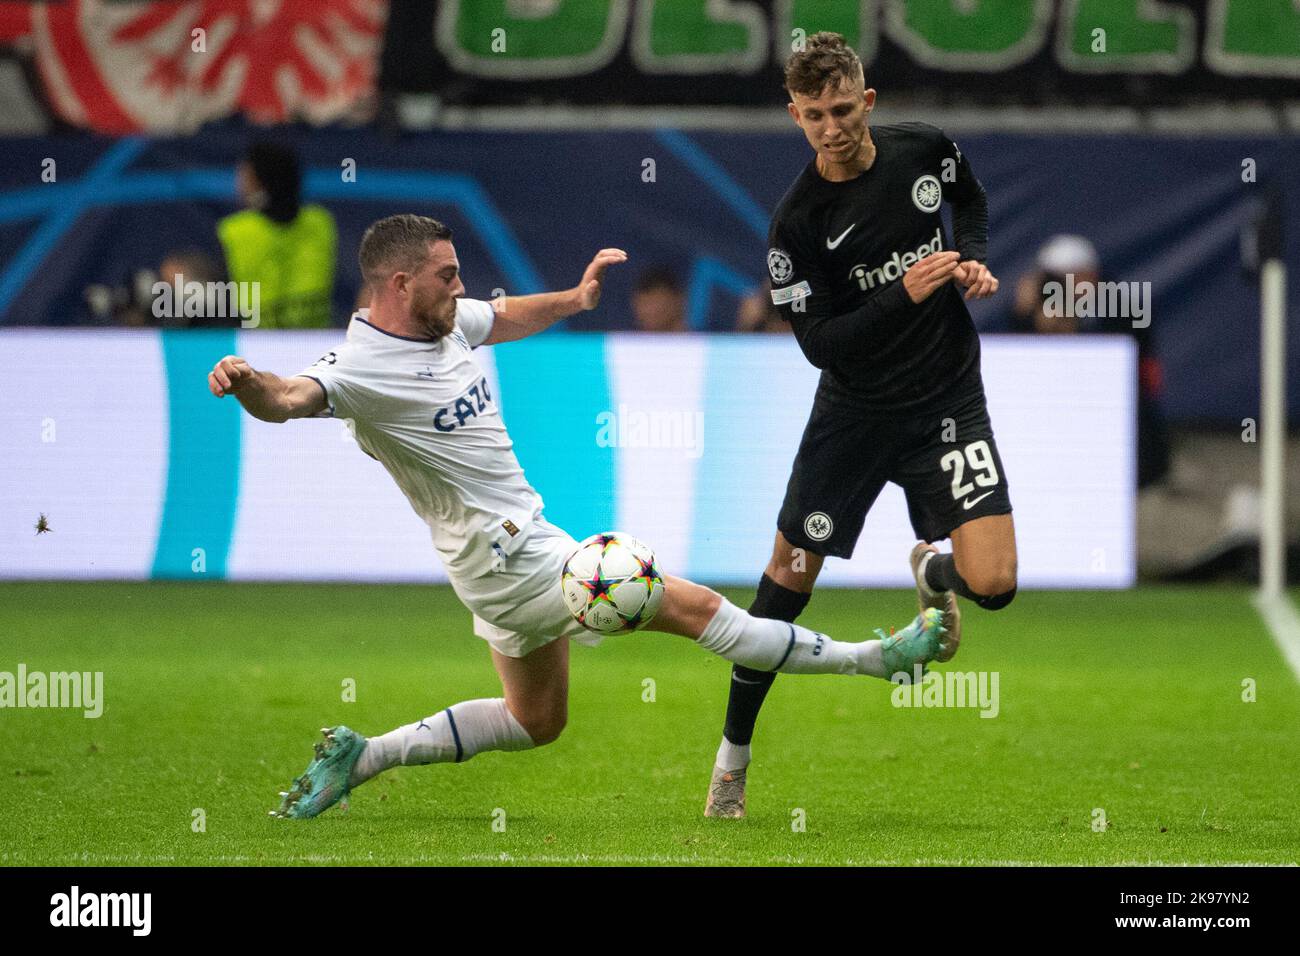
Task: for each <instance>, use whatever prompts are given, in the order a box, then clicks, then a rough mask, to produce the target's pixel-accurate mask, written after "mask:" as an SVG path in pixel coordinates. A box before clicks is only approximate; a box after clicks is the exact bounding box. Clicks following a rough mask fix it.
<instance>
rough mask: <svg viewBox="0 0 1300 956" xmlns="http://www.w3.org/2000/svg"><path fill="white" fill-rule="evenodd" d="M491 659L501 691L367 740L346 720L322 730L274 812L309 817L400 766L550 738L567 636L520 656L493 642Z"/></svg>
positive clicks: (561, 700) (563, 710)
mask: <svg viewBox="0 0 1300 956" xmlns="http://www.w3.org/2000/svg"><path fill="white" fill-rule="evenodd" d="M492 659H493V663H494V664H495V665H496V668H497V673H498V674H500V675H501V684H502V687H503V688H504V690H505V697H494V698H484V699H480V700H466V701H462V702H460V703H459V704H453V705H451V706H450V707H448V708H446V709H445V710H441V711H439V712H438V713H436V714H433V715H432V716H430V717H425V718H424V719H423V720H420V721H417V722H416V723H413V724H407V725H406V726H405V727H398V728H397V729H396V730H391V731H389V732H388V733H386V734H383V735H382V736H379V737H371V738H370V739H368V740H367V739H366V738H365V737H362V736H361V735H360V734H358V733H356V732H355V731H353V730H349V729H348V728H347V727H335V728H333V729H332V730H328V731H326V735H327V736H326V743H325V744H324V745H318V749H317V757H316V759H315V760H313V761H312V763H311V765H310V766H308V768H307V770H306V772H305V773H303V775H302V776H300V777H299V778H298V779H297V780H295V781H294V785H293V787H292V788H291V789H290V790H289V791H288V792H287V793H285V794H283V795H282V796H283V803H282V804H281V806H280V809H279V810H278V811H272V812H273V814H275V815H278V816H288V817H294V818H305V817H314V816H316V815H318V814H320V813H321V812H323V811H324V810H327V809H328V808H329V807H331V806H333V805H334V804H335V803H338V802H339V801H341V800H344V799H346V798H347V796H348V794H349V792H350V791H351V790H352V789H353V788H354V787H358V786H360V785H361V784H363V783H365V782H366V781H367V780H369V779H371V778H372V777H374V776H377V775H378V774H380V773H382V772H384V771H385V770H388V769H390V768H392V767H396V766H398V765H405V766H410V765H412V764H426V763H463V762H464V761H466V760H468V759H470V758H471V757H473V756H474V755H475V754H478V753H482V752H484V751H486V750H527V749H529V748H531V747H539V746H541V745H542V744H548V743H550V742H551V741H553V740H555V738H557V737H558V736H559V735H560V731H561V730H563V729H564V723H565V719H566V715H567V708H568V694H569V642H568V640H567V639H565V638H558V639H556V640H553V641H550V642H549V643H547V644H544V645H543V646H541V647H539V648H537V649H536V650H534V651H532V652H531V653H529V654H527V655H525V656H524V657H519V658H513V657H507V656H505V655H504V654H501V653H499V652H498V651H496V650H495V649H494V650H493V651H492Z"/></svg>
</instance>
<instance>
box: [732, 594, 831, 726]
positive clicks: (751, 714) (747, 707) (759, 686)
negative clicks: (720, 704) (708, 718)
mask: <svg viewBox="0 0 1300 956" xmlns="http://www.w3.org/2000/svg"><path fill="white" fill-rule="evenodd" d="M811 597H812V595H811V594H800V593H799V592H798V591H791V590H790V589H789V588H783V587H781V585H779V584H777V583H776V582H775V581H773V580H772V579H771V578H769V577H768V576H767V575H766V574H765V575H763V579H762V580H761V581H759V582H758V596H757V597H755V598H754V603H753V604H751V605H750V606H749V613H750V614H752V615H754V617H767V618H773V619H775V620H778V621H789V622H793V621H794V619H795V618H797V617H798V616H799V615H800V613H802V611H803V609H804V608H805V607H807V606H808V599H809V598H811ZM774 680H776V672H775V671H756V670H754V669H753V668H751V667H742V666H741V665H740V664H733V665H732V666H731V691H730V693H729V694H728V695H727V722H726V724H725V725H724V726H723V728H722V734H723V736H724V737H726V738H727V739H728V740H729V741H731V742H732V743H733V744H735V745H736V746H738V747H743V746H745V745H746V744H748V743H749V742H750V740H751V739H753V736H754V723H755V722H756V721H757V720H758V711H759V709H760V708H762V706H763V701H764V699H766V697H767V692H768V690H769V689H770V688H771V686H772V681H774Z"/></svg>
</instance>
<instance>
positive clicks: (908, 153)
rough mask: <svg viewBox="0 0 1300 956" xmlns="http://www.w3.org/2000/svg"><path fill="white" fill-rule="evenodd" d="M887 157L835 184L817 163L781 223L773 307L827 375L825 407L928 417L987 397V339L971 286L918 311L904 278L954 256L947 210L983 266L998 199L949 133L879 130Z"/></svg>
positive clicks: (784, 205)
mask: <svg viewBox="0 0 1300 956" xmlns="http://www.w3.org/2000/svg"><path fill="white" fill-rule="evenodd" d="M871 137H872V140H873V142H874V143H875V145H876V158H875V161H874V162H873V163H872V164H871V168H870V169H868V170H867V171H866V172H864V173H862V174H861V175H860V176H857V177H855V178H853V179H850V180H847V181H844V182H831V181H829V180H827V179H824V178H822V176H821V174H820V173H818V172H817V165H816V161H815V160H814V161H813V162H811V163H809V164H808V166H807V168H806V169H804V171H803V173H802V174H801V175H800V176H799V178H798V179H797V180H795V183H794V185H793V186H791V187H790V190H789V192H787V193H786V194H785V197H784V198H783V199H782V200H781V203H780V205H779V206H778V207H777V210H776V214H775V215H774V216H773V217H772V225H771V229H770V231H769V245H770V247H771V248H770V249H769V251H768V254H767V265H768V271H769V272H770V273H771V276H772V301H773V303H774V304H776V305H777V306H778V307H779V309H780V311H781V313H782V314H783V315H784V316H785V317H786V318H787V319H788V320H789V321H790V324H791V325H792V326H793V327H794V334H795V337H796V338H797V339H798V340H799V346H800V348H802V349H803V352H804V355H805V356H807V358H808V361H810V362H812V364H813V365H815V366H817V367H818V368H820V369H822V370H823V371H822V378H821V385H820V386H819V389H818V393H819V396H821V397H822V398H823V399H824V400H828V401H834V402H836V403H842V404H847V405H852V406H854V407H856V408H859V409H861V410H862V411H864V412H867V413H870V414H885V415H887V414H891V413H897V412H925V411H927V410H930V409H933V408H936V407H938V406H940V405H944V404H951V403H956V402H960V401H962V400H964V399H966V398H969V397H970V396H971V395H973V394H976V393H980V394H982V392H983V384H982V382H981V380H980V373H979V337H978V336H977V335H976V333H975V325H974V323H973V322H972V321H971V317H970V313H969V312H968V311H967V310H966V304H965V302H964V301H963V300H962V292H961V291H960V287H959V286H957V285H956V284H955V283H953V282H948V283H945V284H944V285H943V286H942V287H940V288H939V289H938V290H937V291H936V292H935V293H933V294H932V295H931V296H930V297H929V298H928V299H926V300H925V301H924V302H922V303H920V304H919V305H918V304H915V303H913V302H912V300H911V299H910V297H909V296H908V295H907V292H906V290H905V289H904V288H903V282H902V276H903V273H904V272H905V271H906V270H907V269H909V268H911V266H913V265H914V264H915V263H916V262H917V261H919V260H920V259H922V258H924V257H925V256H927V255H930V254H931V253H934V252H940V251H943V250H945V249H951V248H952V245H951V243H950V241H949V238H948V234H947V231H946V229H945V228H944V224H943V217H942V215H941V212H940V209H941V206H942V203H943V200H945V199H947V200H948V201H949V202H950V203H952V206H953V231H954V233H955V234H956V237H957V239H956V241H957V251H958V252H959V253H960V254H961V257H962V259H963V260H965V259H975V260H978V261H980V262H983V261H984V259H985V256H986V248H987V243H988V204H987V201H986V199H985V197H984V189H983V187H982V186H980V183H979V180H977V179H976V178H975V174H974V173H973V172H971V168H970V163H969V162H967V160H966V157H965V156H964V155H962V153H961V151H960V150H959V149H958V148H957V146H956V145H955V144H954V143H953V142H952V140H950V139H948V137H947V136H945V135H944V133H943V131H942V130H939V129H937V128H935V127H933V126H928V125H926V124H924V123H898V124H894V125H886V126H875V127H872V129H871Z"/></svg>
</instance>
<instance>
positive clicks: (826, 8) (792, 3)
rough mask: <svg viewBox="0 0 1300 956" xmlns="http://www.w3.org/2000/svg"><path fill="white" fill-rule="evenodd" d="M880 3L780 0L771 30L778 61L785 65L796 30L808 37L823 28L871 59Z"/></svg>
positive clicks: (866, 60) (873, 0) (863, 57)
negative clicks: (774, 26) (774, 24)
mask: <svg viewBox="0 0 1300 956" xmlns="http://www.w3.org/2000/svg"><path fill="white" fill-rule="evenodd" d="M878 6H879V4H878V0H780V2H779V3H778V4H777V8H776V28H775V30H774V31H773V33H772V49H773V51H774V54H775V57H776V64H777V65H778V66H784V65H785V61H786V59H788V58H789V56H790V54H791V53H793V52H794V50H793V47H792V44H793V43H794V36H793V34H794V31H795V30H802V31H803V39H805V40H806V39H808V37H810V36H812V35H813V34H814V33H818V32H820V31H822V30H829V31H831V32H832V33H838V34H840V35H841V36H842V37H844V42H845V43H847V44H848V45H849V46H851V47H853V49H855V50H857V51H858V56H859V57H860V58H861V60H862V62H863V63H870V62H871V61H872V60H874V59H875V57H876V33H877V30H876V10H877V7H878ZM868 85H870V82H868Z"/></svg>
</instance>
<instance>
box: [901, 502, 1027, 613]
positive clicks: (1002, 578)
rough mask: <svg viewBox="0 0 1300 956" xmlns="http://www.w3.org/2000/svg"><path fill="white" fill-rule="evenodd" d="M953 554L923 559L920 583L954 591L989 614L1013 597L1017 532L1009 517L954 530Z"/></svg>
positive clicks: (990, 517)
mask: <svg viewBox="0 0 1300 956" xmlns="http://www.w3.org/2000/svg"><path fill="white" fill-rule="evenodd" d="M951 538H952V554H935V555H933V556H932V557H930V558H928V559H925V565H924V567H923V568H922V569H921V575H922V581H923V583H924V584H925V585H927V586H928V587H929V588H930V589H931V590H933V591H935V592H942V591H955V592H956V593H958V594H960V595H961V596H962V597H964V598H968V599H969V600H971V601H974V602H975V603H976V604H978V605H979V606H980V607H982V608H984V609H985V610H988V611H997V610H1000V609H1002V608H1004V607H1006V606H1007V605H1008V604H1010V603H1011V601H1012V600H1013V599H1014V598H1015V596H1016V529H1015V524H1014V522H1013V521H1012V518H1011V515H1009V514H1004V515H987V516H985V517H982V518H974V519H972V520H970V521H967V522H966V523H965V524H962V525H959V526H958V527H956V528H954V529H953V530H952V533H951Z"/></svg>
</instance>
